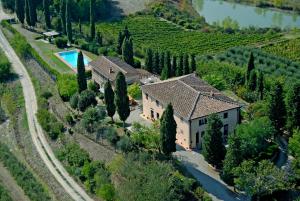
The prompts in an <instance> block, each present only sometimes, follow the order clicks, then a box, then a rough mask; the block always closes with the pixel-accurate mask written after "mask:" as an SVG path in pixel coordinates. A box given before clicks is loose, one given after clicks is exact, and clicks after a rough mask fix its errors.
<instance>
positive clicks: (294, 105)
mask: <svg viewBox="0 0 300 201" xmlns="http://www.w3.org/2000/svg"><path fill="white" fill-rule="evenodd" d="M286 108H287V128H288V130H289V131H290V132H291V131H292V130H293V129H296V128H297V127H298V128H300V82H296V83H294V84H292V86H291V87H289V89H288V91H287V94H286Z"/></svg>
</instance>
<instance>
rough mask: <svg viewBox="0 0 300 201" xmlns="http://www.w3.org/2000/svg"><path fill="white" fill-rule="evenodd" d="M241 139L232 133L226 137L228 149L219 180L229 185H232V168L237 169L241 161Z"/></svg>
mask: <svg viewBox="0 0 300 201" xmlns="http://www.w3.org/2000/svg"><path fill="white" fill-rule="evenodd" d="M241 143H242V142H241V139H240V137H239V136H237V134H235V133H232V134H231V135H229V137H228V145H229V146H228V148H227V152H226V155H225V159H224V165H223V169H222V174H221V178H222V179H223V180H224V181H225V182H226V183H227V184H229V185H233V184H234V183H233V179H234V172H233V168H235V167H238V166H239V165H240V164H241V163H242V161H243V155H242V150H241Z"/></svg>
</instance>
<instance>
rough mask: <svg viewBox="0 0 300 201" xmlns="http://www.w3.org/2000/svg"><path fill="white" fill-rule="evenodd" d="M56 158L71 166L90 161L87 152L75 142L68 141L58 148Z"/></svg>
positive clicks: (78, 165) (81, 165)
mask: <svg viewBox="0 0 300 201" xmlns="http://www.w3.org/2000/svg"><path fill="white" fill-rule="evenodd" d="M58 158H59V159H60V160H62V161H65V162H67V163H68V165H70V166H73V167H83V165H84V164H85V163H86V162H88V163H89V162H90V161H91V159H90V156H89V154H88V153H87V152H86V151H85V150H83V149H81V148H80V146H79V145H78V144H75V143H69V144H67V145H65V146H64V147H63V148H62V149H61V150H59V152H58Z"/></svg>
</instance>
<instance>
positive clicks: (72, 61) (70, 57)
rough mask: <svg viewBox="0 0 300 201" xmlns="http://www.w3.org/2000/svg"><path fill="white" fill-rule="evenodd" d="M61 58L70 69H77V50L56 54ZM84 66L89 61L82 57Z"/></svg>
mask: <svg viewBox="0 0 300 201" xmlns="http://www.w3.org/2000/svg"><path fill="white" fill-rule="evenodd" d="M58 54H59V56H60V57H61V58H63V59H64V60H65V61H66V62H67V63H68V64H69V65H70V66H72V68H77V59H78V52H77V50H73V51H67V52H60V53H58ZM83 60H84V65H87V64H88V63H89V62H90V61H89V59H88V58H87V57H86V56H85V55H83Z"/></svg>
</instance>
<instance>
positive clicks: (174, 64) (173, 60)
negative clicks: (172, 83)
mask: <svg viewBox="0 0 300 201" xmlns="http://www.w3.org/2000/svg"><path fill="white" fill-rule="evenodd" d="M176 69H177V56H175V55H174V56H173V58H172V68H171V77H174V76H175V75H176Z"/></svg>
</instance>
